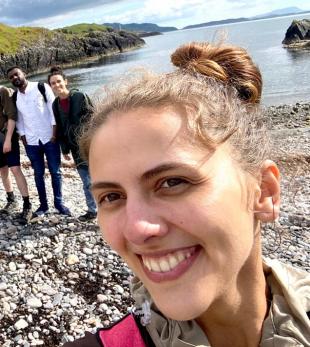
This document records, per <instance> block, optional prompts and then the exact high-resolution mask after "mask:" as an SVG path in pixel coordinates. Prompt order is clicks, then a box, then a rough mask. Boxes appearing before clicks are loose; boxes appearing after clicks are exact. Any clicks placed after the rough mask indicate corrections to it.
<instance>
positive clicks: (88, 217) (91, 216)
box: [78, 211, 97, 222]
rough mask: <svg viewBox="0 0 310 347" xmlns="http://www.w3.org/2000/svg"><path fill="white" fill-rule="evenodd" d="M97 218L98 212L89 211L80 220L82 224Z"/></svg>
mask: <svg viewBox="0 0 310 347" xmlns="http://www.w3.org/2000/svg"><path fill="white" fill-rule="evenodd" d="M96 218H97V212H91V211H87V212H86V213H85V214H82V215H81V216H79V218H78V220H79V221H81V222H87V221H90V220H94V219H96Z"/></svg>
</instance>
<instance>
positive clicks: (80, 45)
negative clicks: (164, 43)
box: [0, 24, 145, 80]
mask: <svg viewBox="0 0 310 347" xmlns="http://www.w3.org/2000/svg"><path fill="white" fill-rule="evenodd" d="M144 44H145V42H144V40H143V39H142V38H140V37H139V36H138V35H136V34H134V33H132V32H127V31H124V30H114V29H112V28H110V27H108V26H105V25H100V24H77V25H73V26H69V27H65V28H61V29H55V30H49V29H45V28H35V27H18V28H17V27H11V26H7V25H4V24H0V80H3V79H5V78H6V70H7V69H8V68H9V67H10V66H14V65H18V66H20V67H22V68H23V69H24V71H25V72H27V73H28V74H35V73H41V72H45V71H47V70H48V69H49V67H50V66H52V65H60V66H62V67H67V66H72V65H79V64H81V63H83V62H85V61H88V60H93V61H94V60H99V59H100V58H102V57H103V56H106V55H111V54H117V53H122V52H124V51H127V50H130V49H135V48H139V47H141V46H143V45H144Z"/></svg>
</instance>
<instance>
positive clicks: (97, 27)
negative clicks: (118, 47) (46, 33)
mask: <svg viewBox="0 0 310 347" xmlns="http://www.w3.org/2000/svg"><path fill="white" fill-rule="evenodd" d="M57 31H60V32H62V33H64V34H76V35H81V34H82V35H83V34H88V33H90V32H92V31H107V27H106V26H105V25H101V24H95V23H92V24H88V23H80V24H75V25H71V26H67V27H64V28H60V29H57Z"/></svg>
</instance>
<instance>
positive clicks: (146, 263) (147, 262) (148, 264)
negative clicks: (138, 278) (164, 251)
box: [143, 259, 152, 271]
mask: <svg viewBox="0 0 310 347" xmlns="http://www.w3.org/2000/svg"><path fill="white" fill-rule="evenodd" d="M143 263H144V265H145V266H146V267H147V268H148V270H150V271H152V267H151V264H150V261H149V259H143Z"/></svg>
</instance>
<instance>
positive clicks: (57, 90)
mask: <svg viewBox="0 0 310 347" xmlns="http://www.w3.org/2000/svg"><path fill="white" fill-rule="evenodd" d="M49 84H50V86H51V88H52V90H53V92H54V94H55V95H56V96H62V95H65V94H67V93H68V89H67V84H68V81H67V79H64V78H63V76H61V75H52V76H51V77H50V80H49Z"/></svg>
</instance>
